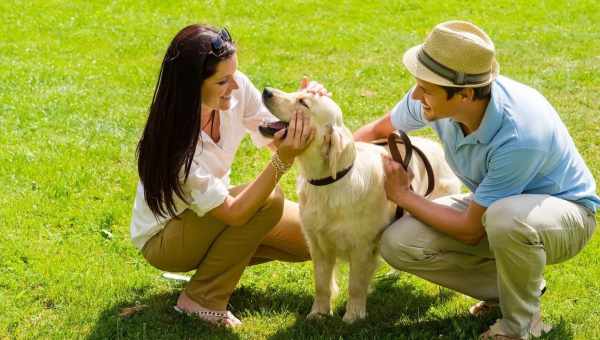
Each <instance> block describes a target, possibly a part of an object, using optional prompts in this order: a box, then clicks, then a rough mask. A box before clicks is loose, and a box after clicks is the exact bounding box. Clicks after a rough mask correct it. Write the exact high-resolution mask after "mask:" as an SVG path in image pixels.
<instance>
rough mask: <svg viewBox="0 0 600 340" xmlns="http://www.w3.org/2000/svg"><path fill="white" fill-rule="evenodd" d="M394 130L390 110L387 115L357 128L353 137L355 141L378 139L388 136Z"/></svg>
mask: <svg viewBox="0 0 600 340" xmlns="http://www.w3.org/2000/svg"><path fill="white" fill-rule="evenodd" d="M394 130H395V129H394V127H393V126H392V119H391V116H390V112H388V113H386V114H385V116H383V117H381V118H379V119H377V120H375V121H372V122H370V123H368V124H366V125H364V126H362V127H361V128H359V129H358V130H356V131H355V132H354V134H353V137H354V140H355V141H359V142H370V141H373V140H376V139H381V138H387V136H389V135H390V134H391V133H392V132H393V131H394Z"/></svg>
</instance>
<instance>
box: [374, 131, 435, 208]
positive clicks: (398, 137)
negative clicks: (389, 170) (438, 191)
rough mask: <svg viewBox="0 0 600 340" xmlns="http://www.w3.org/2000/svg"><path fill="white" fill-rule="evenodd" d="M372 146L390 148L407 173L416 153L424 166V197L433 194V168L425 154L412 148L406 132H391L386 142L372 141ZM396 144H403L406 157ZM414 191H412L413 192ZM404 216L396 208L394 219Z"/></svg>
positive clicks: (414, 147) (394, 157) (393, 156)
mask: <svg viewBox="0 0 600 340" xmlns="http://www.w3.org/2000/svg"><path fill="white" fill-rule="evenodd" d="M373 143H374V144H377V145H386V144H387V145H388V147H389V148H390V153H391V154H392V158H393V159H394V160H395V161H396V162H398V163H400V164H401V165H402V167H403V168H404V170H406V171H408V166H409V165H410V161H411V160H412V156H413V151H414V152H416V153H417V155H419V157H420V158H421V160H422V161H423V165H424V166H425V171H426V172H427V190H426V192H425V195H423V196H425V197H427V196H428V195H429V194H431V193H432V192H433V189H435V177H434V174H433V167H432V166H431V163H430V162H429V159H427V156H425V153H424V152H423V151H422V150H421V149H419V148H417V147H416V146H414V145H413V144H412V143H411V141H410V138H408V135H407V134H406V132H404V131H402V130H398V131H394V132H392V133H391V134H390V135H389V136H388V138H387V140H386V141H381V140H379V141H374V142H373ZM398 144H404V146H405V149H406V155H405V156H404V158H403V157H402V154H401V153H400V150H399V149H398ZM410 190H413V188H412V185H411V186H410ZM413 191H414V190H413ZM403 215H404V209H402V207H400V206H398V207H397V208H396V219H398V218H400V217H402V216H403Z"/></svg>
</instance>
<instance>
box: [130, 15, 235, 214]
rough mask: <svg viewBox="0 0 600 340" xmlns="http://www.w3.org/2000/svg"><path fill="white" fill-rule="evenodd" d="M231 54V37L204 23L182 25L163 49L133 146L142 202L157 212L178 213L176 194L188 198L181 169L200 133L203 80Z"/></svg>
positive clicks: (187, 166)
mask: <svg viewBox="0 0 600 340" xmlns="http://www.w3.org/2000/svg"><path fill="white" fill-rule="evenodd" d="M215 48H218V49H219V51H215V50H214V49H215ZM234 53H235V46H234V45H233V43H232V42H231V40H226V41H225V40H222V39H221V34H220V32H219V31H217V30H216V29H214V28H213V27H210V26H207V25H190V26H187V27H185V28H184V29H182V30H181V31H179V33H177V35H176V36H175V38H173V41H171V45H170V46H169V48H168V49H167V53H166V54H165V57H164V59H163V62H162V65H161V67H160V73H159V76H158V82H157V84H156V88H155V89H154V96H153V98H152V104H151V105H150V109H149V115H148V121H147V122H146V126H145V128H144V132H143V134H142V137H141V138H140V141H139V143H138V146H137V161H138V173H139V176H140V180H141V182H142V185H143V187H144V195H145V199H146V203H148V207H149V208H150V210H152V212H153V213H154V215H155V216H157V217H158V216H162V217H167V216H175V215H176V213H177V212H176V209H175V200H174V199H175V196H174V195H177V196H178V197H179V198H180V199H182V200H183V201H186V199H185V198H184V194H183V190H182V179H181V177H180V171H181V170H182V167H183V175H184V177H183V181H185V180H187V178H188V175H189V172H190V167H191V165H192V160H193V157H194V152H195V150H196V145H197V144H198V138H199V136H200V129H201V127H200V122H201V121H202V119H201V104H202V98H201V92H202V91H201V90H202V84H203V82H204V80H205V79H206V78H208V77H210V76H212V75H213V74H214V73H215V71H216V69H217V65H218V64H219V62H221V61H222V60H225V59H227V58H229V57H231V56H232V55H233V54H234Z"/></svg>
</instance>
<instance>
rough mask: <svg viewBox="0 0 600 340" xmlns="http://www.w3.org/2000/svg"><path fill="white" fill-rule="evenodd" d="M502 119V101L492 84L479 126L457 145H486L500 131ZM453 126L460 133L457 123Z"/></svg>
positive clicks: (494, 85) (495, 86) (497, 89)
mask: <svg viewBox="0 0 600 340" xmlns="http://www.w3.org/2000/svg"><path fill="white" fill-rule="evenodd" d="M502 119H503V115H502V99H501V98H500V89H499V88H497V84H496V82H494V83H492V91H491V96H490V101H489V103H488V105H487V107H486V109H485V112H484V114H483V119H482V120H481V124H480V125H479V127H478V128H477V130H476V131H475V132H473V133H471V134H469V135H468V136H466V137H465V138H464V139H463V140H462V141H460V142H459V144H460V145H463V144H478V143H483V144H488V143H489V142H490V141H491V140H492V138H494V136H495V135H496V133H497V132H498V130H500V127H501V126H502ZM455 125H456V128H457V129H458V130H459V131H460V126H459V125H458V123H457V122H455Z"/></svg>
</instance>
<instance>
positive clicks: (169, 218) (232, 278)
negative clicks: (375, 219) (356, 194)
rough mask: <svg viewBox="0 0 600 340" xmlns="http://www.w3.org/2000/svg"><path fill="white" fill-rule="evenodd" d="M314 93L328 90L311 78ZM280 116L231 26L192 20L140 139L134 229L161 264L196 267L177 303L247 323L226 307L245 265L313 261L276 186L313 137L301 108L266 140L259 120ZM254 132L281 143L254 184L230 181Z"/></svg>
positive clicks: (216, 318)
mask: <svg viewBox="0 0 600 340" xmlns="http://www.w3.org/2000/svg"><path fill="white" fill-rule="evenodd" d="M312 90H314V91H316V92H319V93H321V94H323V93H325V91H324V89H323V88H322V86H320V85H319V84H316V83H312ZM265 119H267V120H273V119H274V117H273V116H272V115H271V114H270V113H269V112H268V111H267V110H266V109H265V108H264V106H263V105H262V101H261V97H260V94H259V92H258V91H257V89H256V88H255V87H254V86H253V85H252V83H251V82H250V81H249V80H248V78H247V77H246V76H245V75H243V74H242V73H240V72H239V71H237V56H236V51H235V47H234V44H233V42H232V40H231V37H230V36H229V33H228V32H227V30H221V31H217V30H215V29H214V28H212V27H209V26H206V25H191V26H188V27H185V28H184V29H183V30H181V31H180V32H179V33H178V34H177V35H176V36H175V38H174V39H173V41H172V42H171V45H170V46H169V48H168V50H167V53H166V55H165V57H164V59H163V62H162V66H161V70H160V75H159V79H158V83H157V86H156V89H155V91H154V98H153V100H152V104H151V106H150V110H149V117H148V121H147V123H146V126H145V128H144V132H143V135H142V137H141V139H140V141H139V144H138V149H137V156H138V172H139V176H140V183H139V184H138V188H137V195H136V199H135V204H134V208H133V217H132V223H131V236H132V240H133V242H134V244H135V245H136V246H137V247H138V248H140V249H141V251H142V253H143V255H144V257H145V258H146V260H148V262H149V263H150V264H151V265H153V266H154V267H156V268H159V269H161V270H165V271H174V272H183V271H190V270H195V274H194V275H193V276H192V278H191V281H190V282H189V283H188V284H187V286H186V287H185V289H184V291H182V292H181V294H180V295H179V298H178V300H177V305H176V306H175V309H176V310H177V311H179V312H184V313H187V314H190V315H195V316H197V317H199V318H200V319H203V320H205V321H208V322H210V323H215V324H223V325H226V326H236V325H239V324H241V322H240V320H238V319H237V318H236V317H235V316H234V315H233V314H232V313H231V312H229V311H227V309H226V308H227V304H228V301H229V297H230V295H231V293H232V292H233V290H234V288H235V286H236V284H237V283H238V281H239V279H240V277H241V275H242V272H243V271H244V268H245V267H246V266H247V265H249V264H255V263H262V262H265V261H270V260H283V261H305V260H308V259H309V253H308V250H307V248H306V245H305V243H304V239H303V237H302V234H301V231H300V225H299V215H298V207H297V205H296V204H294V203H292V202H290V201H287V200H284V199H283V195H282V193H281V190H280V189H279V188H278V187H277V182H278V180H279V178H280V177H281V176H282V175H283V174H284V173H285V172H286V171H287V170H288V169H289V168H290V166H291V165H292V163H293V161H294V157H295V156H296V155H298V154H299V153H300V152H302V151H303V150H304V149H305V148H306V147H307V146H308V144H309V143H310V141H311V139H312V138H313V136H314V129H310V128H308V127H309V126H310V125H309V118H308V117H305V116H303V115H302V114H301V113H298V114H296V115H295V116H294V118H293V119H292V121H291V123H290V125H289V127H288V129H287V134H286V136H285V137H284V131H279V132H278V133H277V134H276V135H275V138H274V139H273V140H270V139H265V138H264V137H262V136H261V135H260V134H259V133H258V131H257V127H258V125H259V124H260V123H261V122H262V121H263V120H265ZM246 132H249V133H250V135H251V137H252V139H253V141H254V143H255V144H256V145H258V146H265V145H267V144H268V143H271V142H272V145H271V146H272V147H273V148H274V149H275V150H276V152H275V153H274V154H273V157H272V159H271V161H270V162H269V163H268V164H267V165H266V166H265V168H264V170H263V171H262V172H261V173H260V174H259V175H258V176H257V177H256V179H254V181H252V182H251V183H249V184H248V185H245V186H240V187H234V188H230V187H229V172H230V168H231V164H232V162H233V157H234V155H235V152H236V150H237V149H238V147H239V144H240V142H241V140H242V139H243V137H244V135H245V134H246Z"/></svg>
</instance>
